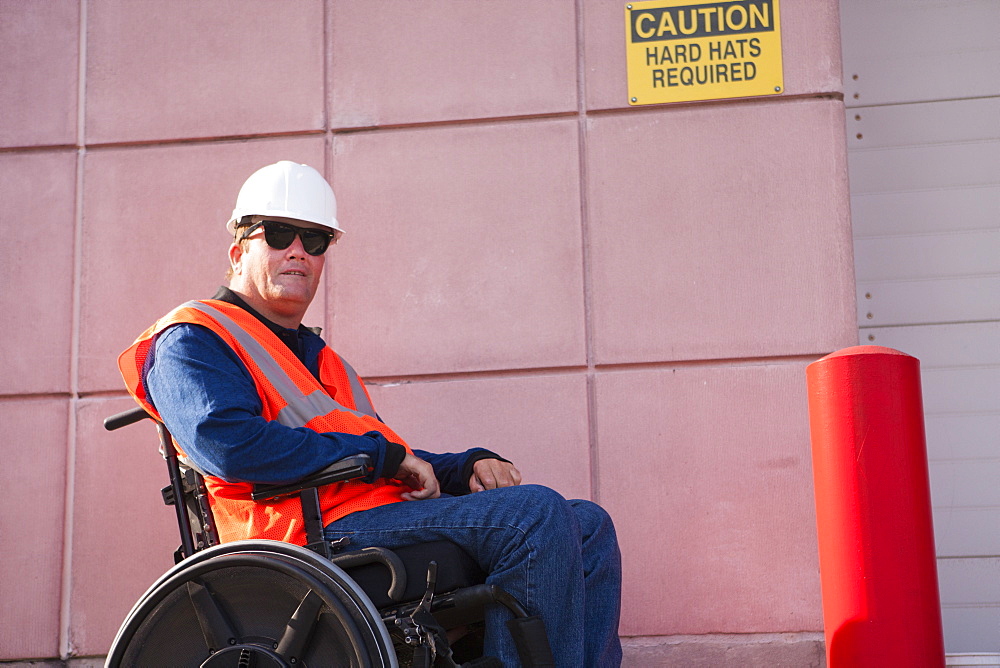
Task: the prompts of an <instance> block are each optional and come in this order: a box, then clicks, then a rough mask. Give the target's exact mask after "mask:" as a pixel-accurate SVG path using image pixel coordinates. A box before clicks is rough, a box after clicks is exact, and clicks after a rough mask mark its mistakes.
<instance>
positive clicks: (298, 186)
mask: <svg viewBox="0 0 1000 668" xmlns="http://www.w3.org/2000/svg"><path fill="white" fill-rule="evenodd" d="M228 229H229V231H230V232H231V233H233V235H234V241H233V243H232V245H231V246H230V248H229V260H230V266H231V271H230V278H229V287H228V288H221V289H220V290H219V292H218V293H216V295H215V297H214V298H213V299H211V300H203V301H196V302H188V303H187V304H184V305H182V306H180V307H178V308H177V309H175V310H174V311H172V312H171V313H169V314H167V315H166V316H164V317H163V318H161V319H160V320H159V321H157V323H156V324H155V325H153V327H151V328H150V329H149V330H147V331H146V332H145V333H143V334H142V335H141V336H140V337H139V339H138V340H137V341H136V342H135V343H134V344H133V345H132V347H131V348H129V349H128V350H127V351H125V352H124V353H123V354H122V356H121V358H120V360H119V365H120V367H121V369H122V374H123V376H124V377H125V381H126V385H127V386H128V388H129V391H130V392H132V394H133V396H135V398H136V399H137V400H138V401H139V402H140V403H141V404H142V405H143V406H144V407H146V409H147V410H149V411H150V412H151V413H152V414H154V415H156V416H158V417H159V419H161V420H162V421H163V422H164V423H165V424H166V426H167V428H168V429H170V431H171V433H172V434H173V436H174V438H175V440H176V441H177V444H178V446H179V449H180V450H182V452H181V456H182V458H183V459H184V460H186V461H187V462H188V463H189V464H190V465H192V466H194V467H196V468H197V469H198V470H199V471H201V472H202V473H203V474H204V475H205V479H206V483H207V486H208V489H209V492H210V500H211V505H212V510H213V514H214V515H215V520H216V525H217V528H218V530H219V533H220V536H221V538H222V540H223V542H227V541H231V540H238V539H246V538H270V539H275V540H284V541H288V542H293V543H297V544H300V545H301V544H304V543H305V542H306V539H305V532H304V529H303V520H302V512H301V506H300V505H299V502H298V501H297V499H296V498H295V497H288V498H285V499H284V500H278V501H272V502H268V503H255V502H253V501H251V500H250V490H251V487H252V484H253V483H280V482H289V481H293V480H296V479H299V478H302V477H304V476H306V475H308V474H310V473H313V472H315V471H317V470H319V469H322V468H324V467H326V466H327V465H329V464H330V463H332V462H334V461H336V460H338V459H342V458H343V457H346V456H349V455H354V454H359V453H364V454H367V455H369V456H370V457H371V461H372V463H373V470H372V472H371V474H370V475H369V476H368V477H367V478H365V479H363V480H361V481H353V482H347V483H339V484H334V485H327V486H325V487H323V488H321V490H320V500H321V505H322V510H323V520H324V524H325V526H326V537H327V538H328V539H329V540H335V539H338V538H340V537H343V536H349V537H350V541H351V543H350V544H351V545H352V546H354V547H367V546H381V547H387V548H397V547H402V546H404V545H408V544H414V543H420V542H426V541H429V540H442V539H443V540H450V541H452V542H454V543H456V544H458V545H460V546H461V547H463V548H464V549H465V550H466V551H467V552H469V554H470V555H472V556H473V558H474V559H475V560H476V561H477V562H478V564H479V566H480V567H481V568H482V569H483V571H484V572H486V573H488V574H489V576H488V580H487V581H488V582H489V583H491V584H496V585H498V586H500V587H501V588H503V589H505V590H507V591H508V592H510V593H511V594H513V595H514V596H515V597H516V598H517V599H518V600H520V601H521V602H522V603H523V604H524V605H525V607H526V608H527V609H528V610H529V612H530V613H532V614H537V615H539V616H541V618H542V620H543V621H544V622H545V626H546V629H547V631H548V635H549V640H550V644H551V646H552V651H553V654H554V655H555V657H556V661H557V663H558V665H561V666H573V667H578V666H614V665H618V664H619V663H620V661H621V646H620V643H619V640H618V635H617V630H618V617H619V609H620V588H621V567H620V557H619V553H618V544H617V540H616V538H615V533H614V527H613V525H612V523H611V520H610V518H609V517H608V515H607V514H606V513H605V512H604V511H603V510H602V509H601V508H600V507H599V506H597V505H595V504H593V503H590V502H588V501H567V500H565V499H563V498H562V497H561V496H560V495H559V494H557V493H556V492H554V491H552V490H550V489H548V488H545V487H540V486H537V485H524V486H521V485H520V482H521V475H520V473H519V472H518V470H517V468H515V467H514V465H513V464H512V463H510V462H508V461H507V460H505V459H503V458H501V457H500V456H498V455H496V454H495V453H492V452H490V451H488V450H485V449H482V448H473V449H471V450H469V451H467V452H464V453H455V454H434V453H429V452H422V451H414V450H412V449H411V448H410V447H409V446H408V445H406V443H405V441H404V440H403V439H402V438H400V437H399V435H397V434H396V433H395V432H394V431H392V429H391V428H390V427H389V426H388V425H386V424H385V423H383V422H382V421H381V419H379V417H378V415H377V414H376V413H375V410H374V408H373V407H372V406H371V399H370V397H369V396H368V393H367V391H366V390H365V388H364V384H363V383H362V382H361V380H360V378H358V376H357V374H356V373H354V370H353V369H352V368H351V367H350V365H348V364H347V363H346V362H344V361H343V360H342V359H341V358H340V357H339V356H338V355H337V354H336V353H334V352H333V351H332V350H331V349H330V348H328V347H327V346H326V344H325V343H324V342H323V340H322V339H321V338H320V337H319V336H318V334H317V333H316V332H314V331H313V330H310V329H308V328H306V327H303V326H302V324H301V323H302V318H303V316H304V314H305V312H306V309H307V308H308V306H309V304H310V303H311V302H312V299H313V297H314V296H315V294H316V290H317V288H318V286H319V282H320V277H321V275H322V271H323V266H324V263H325V253H326V251H327V249H328V247H329V246H330V244H331V243H332V242H335V241H336V240H337V238H338V237H339V236H340V235H341V234H342V230H341V229H340V227H339V223H338V222H337V218H336V200H335V198H334V194H333V190H332V189H331V188H330V186H329V184H328V183H327V182H326V180H325V179H323V177H322V176H321V175H320V174H319V173H318V172H317V171H316V170H314V169H312V168H311V167H308V166H306V165H298V164H295V163H292V162H287V161H284V162H279V163H277V164H274V165H269V166H267V167H264V168H262V169H260V170H258V171H257V172H255V173H254V174H253V175H252V176H251V177H250V178H249V179H248V180H247V181H246V183H245V184H244V185H243V188H242V189H241V190H240V194H239V197H238V198H237V205H236V209H235V210H234V211H233V216H232V218H231V220H230V221H229V223H228ZM505 614H506V613H504V612H503V611H502V610H499V609H497V610H490V611H488V614H487V634H486V654H487V655H489V656H495V657H497V658H500V659H501V660H502V661H503V662H504V663H505V665H510V666H514V665H517V654H516V651H515V649H514V647H513V644H512V641H511V639H510V636H509V634H508V633H507V632H506V630H505V628H504V625H503V620H504V615H505Z"/></svg>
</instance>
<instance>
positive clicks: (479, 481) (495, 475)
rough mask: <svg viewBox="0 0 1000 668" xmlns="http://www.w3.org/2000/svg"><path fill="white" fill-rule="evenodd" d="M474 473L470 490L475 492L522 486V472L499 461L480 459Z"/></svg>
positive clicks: (473, 466) (509, 464)
mask: <svg viewBox="0 0 1000 668" xmlns="http://www.w3.org/2000/svg"><path fill="white" fill-rule="evenodd" d="M472 471H473V473H472V477H471V478H469V489H470V490H472V491H473V492H482V491H485V490H487V489H496V488H497V487H513V486H514V485H520V484H521V472H520V471H518V470H517V469H516V468H515V467H514V465H513V464H511V463H510V462H502V461H500V460H499V459H480V460H479V461H478V462H476V463H475V464H473V465H472Z"/></svg>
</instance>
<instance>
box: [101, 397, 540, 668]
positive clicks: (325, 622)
mask: <svg viewBox="0 0 1000 668" xmlns="http://www.w3.org/2000/svg"><path fill="white" fill-rule="evenodd" d="M145 418H150V419H153V418H152V417H151V416H150V415H149V414H148V413H146V411H145V410H143V409H142V408H141V407H136V408H133V409H131V410H128V411H125V412H123V413H119V414H117V415H113V416H110V417H108V418H106V419H105V421H104V426H105V428H106V429H107V430H109V431H111V430H114V429H118V428H121V427H124V426H127V425H130V424H133V423H135V422H139V421H141V420H143V419H145ZM154 422H155V424H156V428H157V432H158V434H159V439H160V451H161V453H162V455H163V457H164V459H165V460H166V464H167V470H168V475H169V479H170V484H169V485H168V486H167V487H165V488H163V490H161V492H162V495H163V500H164V503H165V504H166V505H171V506H173V507H174V510H175V514H176V521H177V527H178V531H179V533H180V536H181V545H180V547H178V549H177V550H176V551H175V553H174V562H175V565H174V567H173V568H171V569H170V570H168V571H167V573H165V574H164V575H163V576H161V577H160V578H159V579H158V580H157V581H156V582H155V583H154V584H153V585H152V586H151V587H150V588H149V590H147V591H146V593H145V594H143V596H142V597H140V599H139V600H138V601H137V602H136V604H135V605H134V606H133V608H132V610H131V612H130V613H129V614H128V616H127V617H126V619H125V621H124V622H123V623H122V626H121V628H120V629H119V631H118V634H117V636H116V638H115V640H114V642H113V643H112V646H111V649H110V651H109V653H108V659H107V663H106V666H109V667H113V668H117V667H118V666H122V665H137V664H138V663H139V662H140V661H141V662H142V665H147V664H149V662H150V661H151V660H152V659H151V656H150V655H153V656H155V655H158V654H157V653H162V652H163V651H164V650H163V649H162V647H161V646H162V645H167V646H170V647H171V648H172V649H173V647H174V646H175V645H176V643H175V642H174V638H175V637H176V636H181V635H183V634H184V633H185V632H186V633H187V635H189V636H192V637H193V640H192V642H193V644H194V645H199V644H201V645H203V646H202V647H195V648H193V649H192V650H190V652H189V653H188V654H189V656H188V658H186V659H183V660H184V661H188V662H190V665H199V666H204V667H205V668H228V667H229V666H233V667H234V668H242V667H243V666H252V665H256V666H260V667H264V666H267V667H270V666H275V667H282V666H283V667H285V668H298V667H300V666H302V667H305V668H308V667H309V666H320V665H331V663H330V662H331V661H335V662H336V663H335V665H350V666H355V665H357V666H372V667H376V666H383V667H387V668H396V667H397V666H399V665H400V663H399V658H398V652H399V650H403V649H405V650H406V651H408V652H412V657H408V658H409V662H408V663H407V664H405V665H409V666H413V667H415V668H431V667H432V666H442V667H444V668H451V667H455V668H457V667H458V665H459V664H457V663H456V662H455V659H456V657H455V655H454V654H453V651H452V647H451V645H450V643H449V640H448V630H450V629H455V628H460V627H463V626H465V625H468V624H477V623H479V622H480V621H482V619H483V610H484V608H485V606H487V605H490V604H499V605H502V606H504V607H506V608H507V609H508V610H509V611H510V612H511V613H512V614H513V619H510V620H509V621H508V622H507V627H508V629H509V631H510V632H511V634H512V636H513V638H514V642H515V646H516V647H517V651H518V655H519V657H520V660H521V663H522V665H524V666H528V667H530V666H539V667H542V666H552V665H554V661H553V659H552V653H551V650H550V648H549V644H548V638H547V635H546V632H545V628H544V625H543V624H542V621H541V619H540V618H538V617H533V616H530V615H528V613H527V611H526V610H525V609H524V607H523V606H522V605H521V604H520V603H519V602H518V601H517V600H516V599H515V598H514V597H513V596H511V595H510V594H509V593H507V592H506V591H504V590H502V589H500V588H499V587H496V586H494V585H487V584H485V583H484V582H483V580H484V578H485V574H483V573H482V572H481V571H479V569H478V566H476V565H475V564H474V562H472V560H471V557H469V556H468V554H466V553H465V552H464V550H462V549H461V548H459V547H458V546H456V545H454V544H452V543H445V542H438V543H432V544H426V545H421V546H413V549H407V548H403V549H400V550H396V551H392V550H387V549H384V548H364V549H362V550H348V551H344V548H345V547H347V545H346V543H347V541H346V539H341V541H335V542H332V543H331V542H329V541H326V540H325V538H324V536H323V521H322V512H321V508H320V503H319V493H318V487H320V486H322V485H327V484H331V483H334V482H342V481H346V480H351V479H355V478H359V477H363V476H364V475H366V474H367V473H368V472H369V470H370V462H369V458H368V457H367V456H366V455H360V456H355V457H349V458H347V459H345V460H341V461H339V462H334V463H333V464H331V465H330V466H329V467H327V468H325V469H323V470H321V471H319V472H317V473H315V474H313V475H311V476H309V477H307V478H306V479H303V480H300V481H297V482H296V483H293V484H289V485H257V486H255V488H254V492H253V494H252V498H253V499H254V500H265V499H271V498H275V497H278V496H284V495H289V494H298V495H299V498H300V499H301V501H302V508H303V517H304V519H305V525H306V533H307V538H308V544H307V545H306V546H305V547H300V546H298V545H293V544H289V543H283V542H279V541H273V540H248V541H235V542H232V543H225V544H220V540H219V535H218V531H217V530H216V528H215V524H214V518H213V516H212V511H211V507H210V505H209V499H208V492H207V490H206V487H205V483H204V480H203V478H202V476H201V475H200V474H199V473H198V472H197V471H195V470H193V469H191V468H187V467H183V466H182V465H181V463H180V462H179V460H178V456H177V452H176V450H175V448H174V445H173V439H172V437H171V435H170V432H169V431H168V430H167V428H166V426H165V425H164V424H163V423H161V422H159V421H157V420H154ZM431 550H434V551H437V552H443V555H444V559H445V561H444V562H443V563H444V564H445V566H446V568H444V569H440V570H439V568H438V561H439V559H437V558H435V559H433V560H428V559H427V557H426V554H427V553H428V552H430V551H431ZM401 555H402V556H401ZM237 573H239V574H241V575H240V576H239V577H236V575H235V574H237ZM439 573H440V575H441V577H439ZM248 582H249V584H248ZM255 582H263V583H264V584H261V585H260V586H256V587H255V586H254V584H255ZM286 590H287V591H286ZM292 590H294V594H293V592H292ZM303 592H304V593H303ZM383 592H384V593H383ZM272 594H275V598H285V599H288V600H287V601H286V602H285V603H286V607H285V608H284V609H283V610H282V611H279V612H275V613H274V615H277V616H276V617H274V618H273V619H270V624H271V626H270V627H268V629H267V630H266V631H262V630H260V629H257V630H255V631H253V632H247V631H245V630H244V631H242V632H241V630H240V628H237V627H254V626H255V623H254V622H253V621H250V620H246V619H242V618H240V619H235V620H234V619H233V618H234V617H239V615H245V614H246V613H245V611H244V610H242V609H240V606H241V605H243V606H246V605H247V604H246V601H252V604H253V605H252V606H251V607H255V608H257V609H260V610H264V609H265V607H266V606H270V602H271V598H270V597H271V596H272ZM265 601H266V602H267V603H266V606H265ZM241 602H242V603H241ZM279 607H280V606H279ZM293 608H294V610H293ZM290 610H292V612H289V611H290ZM268 612H270V610H269V609H268ZM274 615H272V617H273V616H274ZM260 616H263V617H267V616H268V615H267V614H261V615H260ZM195 622H196V623H195ZM241 622H242V624H241ZM282 624H284V626H283V627H282ZM176 629H182V630H180V631H178V630H176ZM331 637H335V639H331ZM202 641H203V642H202ZM139 645H142V646H145V645H150V646H152V647H154V649H152V650H150V651H149V652H147V653H146V654H145V655H142V658H136V657H137V656H138V654H141V653H142V649H141V648H137V646H139ZM320 648H322V649H320ZM310 652H312V654H310ZM322 652H326V654H325V655H323V656H320V654H321V653H322ZM137 653H138V654H137ZM203 655H204V657H203ZM331 657H332V658H331ZM178 660H182V659H181V658H180V657H178V656H176V655H171V656H170V657H169V659H168V661H167V662H166V663H164V664H162V665H170V666H176V665H179V664H178V663H176V661H178ZM182 665H188V663H184V664H182ZM462 665H463V666H469V667H471V666H480V667H482V668H485V667H487V666H494V667H495V666H499V665H500V662H499V660H497V659H493V658H489V657H480V658H476V659H473V660H471V661H470V662H469V663H464V664H462Z"/></svg>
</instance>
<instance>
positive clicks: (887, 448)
mask: <svg viewBox="0 0 1000 668" xmlns="http://www.w3.org/2000/svg"><path fill="white" fill-rule="evenodd" d="M806 379H807V382H808V388H809V425H810V433H811V437H812V453H813V476H814V480H815V488H816V523H817V529H818V533H819V564H820V575H821V581H822V587H823V624H824V627H825V633H826V658H827V665H828V666H829V668H867V667H871V668H887V667H889V668H892V667H895V666H900V667H906V668H919V667H922V666H934V667H935V668H938V667H940V666H944V664H945V658H944V640H943V636H942V630H941V604H940V599H939V596H938V582H937V564H936V562H935V556H934V530H933V527H932V520H931V499H930V484H929V480H928V475H927V446H926V443H925V440H924V414H923V405H922V400H921V394H920V362H919V360H917V359H916V358H915V357H911V356H909V355H906V354H904V353H901V352H899V351H896V350H892V349H890V348H883V347H880V346H856V347H853V348H845V349H844V350H841V351H838V352H835V353H833V354H831V355H827V356H826V357H824V358H822V359H820V360H817V361H816V362H813V363H812V364H810V365H809V366H808V367H807V368H806Z"/></svg>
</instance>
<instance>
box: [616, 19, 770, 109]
mask: <svg viewBox="0 0 1000 668" xmlns="http://www.w3.org/2000/svg"><path fill="white" fill-rule="evenodd" d="M625 51H626V63H627V66H628V95H629V104H632V105H644V104H663V103H665V102H690V101H692V100H719V99H725V98H733V97H756V96H759V95H777V94H779V93H781V92H782V91H783V90H784V80H783V78H782V68H781V21H780V18H779V14H778V0H650V1H649V2H631V3H628V4H627V5H625Z"/></svg>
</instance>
